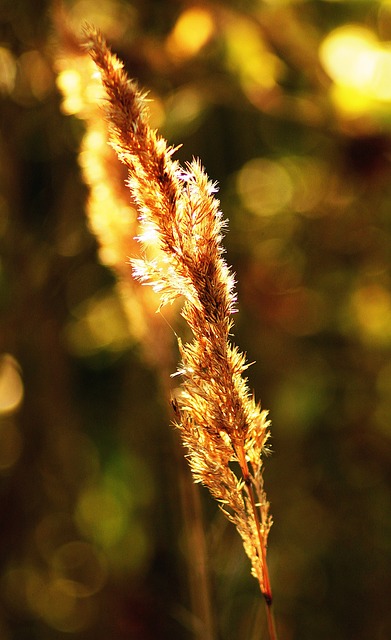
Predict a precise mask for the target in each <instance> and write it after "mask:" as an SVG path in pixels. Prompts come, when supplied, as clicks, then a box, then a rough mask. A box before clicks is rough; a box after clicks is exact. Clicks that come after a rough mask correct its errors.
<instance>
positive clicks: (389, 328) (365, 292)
mask: <svg viewBox="0 0 391 640" xmlns="http://www.w3.org/2000/svg"><path fill="white" fill-rule="evenodd" d="M351 305H352V310H353V312H354V314H355V317H356V322H357V325H358V329H359V331H360V333H361V336H362V339H363V341H364V342H367V343H372V344H376V345H384V344H390V342H391V295H390V293H389V292H388V291H387V290H386V289H385V288H384V287H382V286H381V285H378V284H371V285H366V286H363V287H361V288H360V289H358V290H357V291H356V292H355V293H354V294H353V296H352V302H351Z"/></svg>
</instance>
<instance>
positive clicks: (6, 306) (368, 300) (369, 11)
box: [0, 0, 391, 640]
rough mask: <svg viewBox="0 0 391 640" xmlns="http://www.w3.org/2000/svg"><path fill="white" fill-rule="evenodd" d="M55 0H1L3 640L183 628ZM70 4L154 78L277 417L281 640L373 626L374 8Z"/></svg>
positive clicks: (379, 143) (379, 295) (276, 560)
mask: <svg viewBox="0 0 391 640" xmlns="http://www.w3.org/2000/svg"><path fill="white" fill-rule="evenodd" d="M56 6H57V5H56V4H55V3H50V2H49V1H46V2H45V1H44V0H41V1H40V2H34V3H32V2H29V1H28V0H13V1H12V2H11V1H10V0H3V3H2V7H1V10H0V93H1V98H2V99H1V106H0V118H1V134H0V184H1V194H0V242H1V262H0V308H1V314H2V318H1V333H0V353H1V354H2V355H1V360H0V512H1V520H0V521H1V527H0V540H1V544H0V562H1V579H0V636H1V638H2V639H3V640H27V639H28V640H34V639H36V640H38V639H39V640H41V639H42V640H55V639H56V640H57V639H58V638H62V637H65V636H67V637H69V638H74V639H75V640H89V639H90V638H91V639H92V638H94V640H103V638H104V639H105V640H107V639H110V640H122V639H123V640H125V639H126V640H130V639H131V640H148V639H149V638H159V639H161V640H164V639H165V638H170V639H178V640H182V639H187V638H193V637H197V638H199V637H202V636H200V634H199V633H198V632H197V628H198V627H197V621H196V620H194V618H193V617H192V613H191V602H190V595H189V592H190V590H191V589H190V588H189V586H188V577H187V567H188V558H187V551H186V545H187V543H186V539H185V538H186V536H187V535H188V533H186V527H185V525H184V520H185V519H186V509H181V508H180V479H179V478H180V474H181V473H183V467H182V465H181V463H180V461H179V460H178V444H177V441H176V434H175V433H174V432H173V431H172V429H170V426H169V421H170V416H169V411H168V409H167V405H168V401H167V397H166V395H165V394H164V393H162V380H161V379H160V378H159V372H158V371H154V370H152V369H151V367H150V366H148V364H147V363H146V362H145V361H144V360H143V357H142V348H141V347H140V345H139V344H138V343H137V341H136V340H135V339H134V338H133V337H132V336H130V335H128V334H127V330H126V328H125V323H124V320H123V311H122V308H121V301H120V300H119V298H118V294H117V292H116V289H115V279H114V275H113V274H112V273H111V272H110V271H109V270H108V269H107V268H106V267H105V266H103V265H102V264H100V262H99V259H98V251H97V246H96V241H95V239H94V238H93V237H92V235H91V233H90V231H89V230H88V226H87V224H86V219H85V214H84V209H85V200H86V191H87V190H86V187H85V186H84V185H83V183H82V179H81V175H80V170H79V166H78V159H77V154H78V149H79V146H80V142H81V138H82V135H83V126H82V124H81V123H80V121H79V120H78V119H77V118H76V117H73V116H71V115H65V114H64V112H63V107H62V100H61V97H60V95H59V92H58V89H57V88H56V78H55V71H54V63H53V60H54V59H55V56H56V53H55V52H56V20H55V19H53V16H55V15H56ZM65 8H66V12H67V13H68V16H69V19H70V22H71V25H72V27H73V28H74V29H75V30H76V31H79V29H80V26H81V24H82V23H83V22H84V21H90V22H93V23H95V24H96V25H97V26H99V27H101V28H102V30H103V31H104V33H105V35H106V36H107V38H108V39H109V41H110V42H111V43H112V45H113V48H114V49H115V51H117V52H118V53H119V55H120V56H121V57H122V58H123V59H124V60H125V62H126V66H127V68H128V69H129V73H130V75H131V76H134V77H136V78H138V80H139V82H140V84H141V85H142V86H145V87H147V88H149V89H150V91H151V94H152V97H153V98H154V99H155V106H152V109H154V111H153V113H154V117H155V119H156V121H157V122H158V123H159V128H160V130H161V132H162V133H163V135H165V136H167V137H168V139H169V140H170V142H172V143H173V144H179V143H183V146H182V148H181V149H180V150H179V151H178V153H177V156H178V157H179V158H180V159H181V161H185V160H188V159H191V157H192V156H193V155H194V156H200V157H201V159H202V161H203V163H204V164H205V166H206V168H207V171H208V173H209V175H210V177H211V179H213V180H218V181H219V185H220V196H221V201H222V208H223V211H224V214H225V216H226V217H227V218H228V220H229V229H230V231H229V233H228V235H227V237H226V239H225V244H226V247H227V260H228V262H229V263H230V264H233V266H234V270H235V272H236V274H237V279H238V295H239V309H240V313H239V314H238V315H237V317H236V331H235V340H236V341H237V343H238V344H239V346H240V347H241V348H243V349H244V350H246V352H247V353H248V357H249V360H250V361H253V360H255V361H256V364H255V365H254V366H253V367H251V369H250V371H249V376H250V382H251V386H252V387H253V388H254V389H255V393H256V395H257V397H259V398H261V400H262V403H263V405H264V407H265V408H268V409H270V415H271V418H272V421H273V426H272V447H273V455H272V457H270V458H269V459H267V460H266V462H265V480H266V489H267V492H268V496H269V499H270V501H271V504H272V513H273V516H274V521H275V523H274V525H273V529H272V531H271V535H270V548H269V558H270V569H271V575H272V582H273V587H274V594H275V611H276V617H277V621H278V622H277V624H278V627H279V629H280V640H299V639H300V640H312V639H313V638H316V639H317V640H323V639H324V640H328V639H329V638H334V639H335V640H367V639H368V638H371V639H373V640H386V639H387V638H389V637H390V636H391V614H390V609H389V601H390V597H391V578H390V576H391V547H390V540H391V518H390V512H391V509H390V482H391V477H390V475H391V474H390V470H391V464H390V463H391V401H390V391H391V366H390V354H391V274H390V258H391V214H390V211H391V180H390V177H391V162H390V153H391V138H390V133H391V130H390V124H391V117H390V116H391V90H390V89H389V86H390V87H391V84H390V81H389V80H388V78H389V77H391V75H390V76H387V73H386V72H387V70H388V69H389V68H390V67H389V64H390V63H389V55H390V53H389V51H390V41H391V5H390V3H389V2H387V1H379V2H373V1H369V2H358V1H357V2H353V1H352V2H337V1H335V2H318V1H313V2H299V1H298V2H289V1H286V2H277V1H276V2H274V1H272V0H269V1H268V2H259V1H258V2H257V1H255V0H254V1H252V2H250V1H248V2H239V1H237V2H235V1H232V2H226V3H221V4H217V3H212V2H209V1H207V0H206V1H205V2H202V3H200V4H199V5H194V4H193V3H191V4H190V3H187V2H185V1H183V2H180V1H179V0H178V1H176V0H171V1H167V2H160V1H156V0H154V1H153V0H144V1H142V2H141V1H138V0H133V1H132V0H128V1H126V0H104V1H102V2H99V3H96V2H92V1H90V0H69V1H68V2H66V3H65ZM57 19H58V18H57ZM126 259H127V256H124V261H126ZM129 277H131V275H130V272H129ZM163 313H164V312H163ZM162 326H163V330H164V329H165V328H166V330H167V331H171V329H170V328H169V326H168V325H167V327H166V324H165V323H164V319H162ZM174 357H176V356H174ZM166 384H168V381H166ZM178 469H180V472H179V471H178ZM202 500H203V507H204V512H205V535H206V544H207V550H208V551H207V553H208V557H209V563H210V572H211V582H212V598H213V599H212V606H213V610H214V612H215V615H216V620H217V622H216V625H217V629H218V631H217V633H216V639H217V638H221V640H231V639H232V640H236V639H237V638H241V639H243V640H247V639H248V640H251V639H253V638H254V639H255V638H259V637H265V628H264V624H265V623H264V619H263V617H262V603H261V602H260V598H259V594H258V590H257V585H256V582H255V581H254V580H253V579H252V578H251V577H250V576H249V567H248V563H247V560H246V558H245V556H244V553H243V552H242V549H241V545H240V540H239V539H238V537H237V535H236V532H235V531H234V530H233V528H232V530H231V528H230V527H229V525H227V524H226V523H225V521H224V520H223V518H222V516H220V514H219V513H218V510H217V508H216V505H215V504H213V503H212V502H211V501H210V500H209V499H208V497H207V496H206V495H204V492H203V493H202ZM197 633H198V635H197ZM262 634H263V635H262Z"/></svg>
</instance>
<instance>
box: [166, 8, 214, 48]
mask: <svg viewBox="0 0 391 640" xmlns="http://www.w3.org/2000/svg"><path fill="white" fill-rule="evenodd" d="M214 29H215V26H214V22H213V19H212V16H211V15H210V13H209V12H208V11H206V10H205V9H201V7H194V8H192V9H187V10H186V11H184V12H183V13H182V14H181V15H180V17H179V18H178V20H177V22H176V24H175V26H174V29H173V31H172V32H171V34H170V35H169V37H168V39H167V49H168V51H169V53H171V54H172V56H173V57H175V58H190V57H192V56H194V55H196V54H197V53H198V52H199V51H200V50H201V49H202V47H203V46H204V45H205V44H206V43H207V42H208V40H210V38H211V37H212V35H213V33H214Z"/></svg>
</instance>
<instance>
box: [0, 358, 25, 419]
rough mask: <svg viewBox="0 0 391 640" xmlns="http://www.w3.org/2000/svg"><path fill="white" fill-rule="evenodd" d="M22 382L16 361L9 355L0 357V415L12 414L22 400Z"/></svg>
mask: <svg viewBox="0 0 391 640" xmlns="http://www.w3.org/2000/svg"><path fill="white" fill-rule="evenodd" d="M23 393H24V391H23V382H22V378H21V375H20V370H19V366H18V363H17V362H16V360H15V359H14V358H13V357H12V356H11V355H9V354H4V355H2V356H1V357H0V415H1V414H2V413H3V414H4V413H12V411H15V409H17V408H18V407H19V405H20V403H21V402H22V400H23Z"/></svg>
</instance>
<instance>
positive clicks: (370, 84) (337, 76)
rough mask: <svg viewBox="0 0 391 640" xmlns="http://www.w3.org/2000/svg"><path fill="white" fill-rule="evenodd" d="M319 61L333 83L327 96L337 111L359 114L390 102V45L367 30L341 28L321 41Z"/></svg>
mask: <svg viewBox="0 0 391 640" xmlns="http://www.w3.org/2000/svg"><path fill="white" fill-rule="evenodd" d="M319 57H320V61H321V63H322V65H323V67H324V69H325V70H326V71H327V73H328V74H329V76H330V78H331V79H332V80H333V82H334V87H332V89H331V97H332V99H333V101H334V103H335V104H336V106H337V107H338V109H339V110H340V111H343V112H345V113H346V114H351V115H360V114H362V113H365V112H367V111H370V110H371V109H373V108H375V107H376V103H379V102H382V103H384V102H390V101H391V46H390V44H388V43H382V42H379V41H378V40H377V39H376V37H375V35H374V34H373V33H372V31H370V30H369V29H365V28H363V27H359V26H356V25H352V24H350V25H345V26H344V27H340V28H338V29H335V30H334V31H332V32H331V33H329V35H328V36H327V37H326V38H325V39H324V40H323V42H322V44H321V46H320V49H319Z"/></svg>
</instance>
